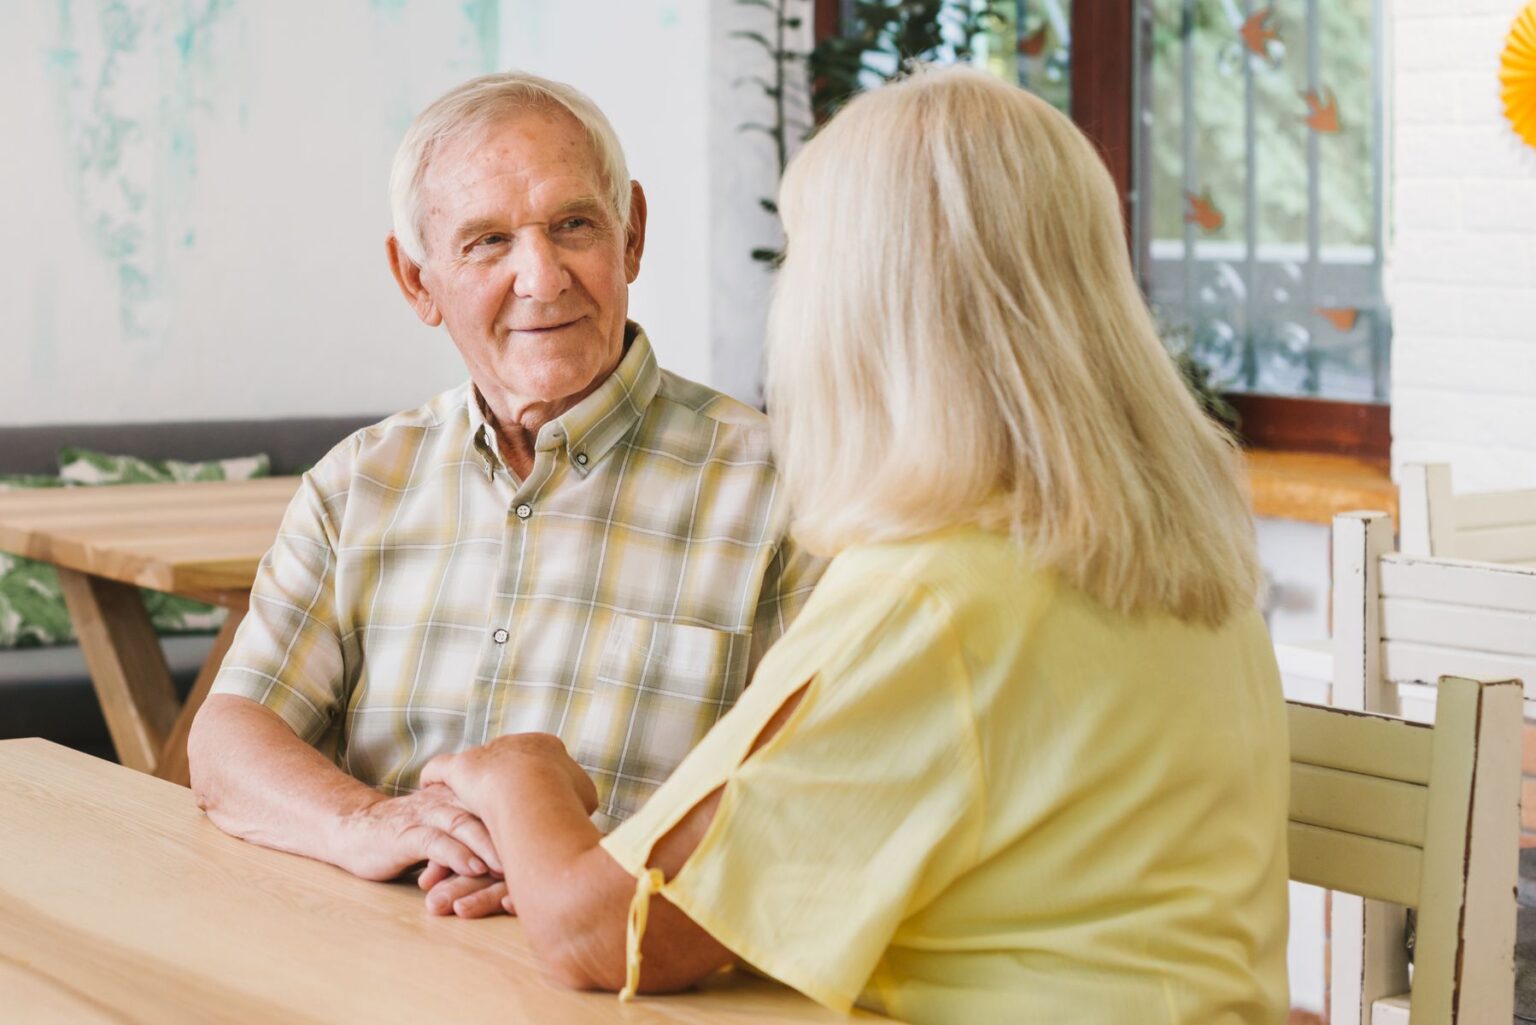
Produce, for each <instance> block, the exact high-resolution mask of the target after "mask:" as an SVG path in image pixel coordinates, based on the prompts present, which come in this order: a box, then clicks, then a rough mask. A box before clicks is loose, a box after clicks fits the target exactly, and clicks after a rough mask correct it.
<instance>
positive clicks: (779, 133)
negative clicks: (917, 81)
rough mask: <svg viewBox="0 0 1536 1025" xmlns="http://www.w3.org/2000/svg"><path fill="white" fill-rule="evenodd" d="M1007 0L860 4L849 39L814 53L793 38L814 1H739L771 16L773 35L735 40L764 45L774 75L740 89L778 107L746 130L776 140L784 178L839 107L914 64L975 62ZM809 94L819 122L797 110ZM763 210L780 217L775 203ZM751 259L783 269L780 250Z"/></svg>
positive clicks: (742, 81)
mask: <svg viewBox="0 0 1536 1025" xmlns="http://www.w3.org/2000/svg"><path fill="white" fill-rule="evenodd" d="M1000 2H1001V0H987V2H986V3H984V4H981V5H977V4H975V3H973V2H972V0H859V2H857V3H855V4H854V6H853V23H852V24H851V25H849V26H847V27H846V28H847V30H846V31H845V32H844V33H843V34H842V35H835V36H830V37H828V38H826V39H823V40H822V41H821V42H820V43H817V44H816V46H815V47H814V48H812V49H811V50H809V51H805V50H797V49H795V48H794V47H792V46H791V45H790V42H789V40H790V37H791V35H792V34H796V33H798V31H799V30H800V29H801V28H802V27H803V26H804V25H805V23H806V17H807V15H808V14H809V13H810V9H811V0H736V3H737V4H738V5H739V6H742V7H759V8H762V9H763V10H765V11H767V12H768V14H769V15H770V16H771V18H772V22H771V27H769V29H768V31H767V32H758V31H753V30H741V31H737V32H732V33H731V35H732V36H733V37H735V38H738V39H744V40H747V41H748V42H751V43H753V44H755V45H756V46H758V47H760V48H761V49H762V50H763V52H764V53H765V54H766V55H767V56H768V59H769V62H770V65H771V69H772V70H771V72H770V74H769V75H743V76H742V77H740V78H738V79H737V80H736V83H735V84H736V85H746V84H751V85H756V86H757V87H758V88H759V89H760V90H761V91H762V93H763V95H765V96H766V97H768V99H769V100H770V101H771V102H772V104H773V119H772V120H771V121H752V122H748V123H746V124H743V125H741V126H740V130H741V131H744V132H761V133H763V134H764V135H766V136H768V138H769V139H771V140H772V141H773V144H774V152H775V156H776V157H777V160H778V171H779V176H780V177H782V176H783V174H784V169H785V168H786V167H787V166H788V164H789V149H790V142H791V138H792V135H798V136H799V138H800V139H805V138H807V137H809V136H810V134H811V133H812V132H813V131H814V129H815V125H817V124H820V123H822V122H823V121H825V120H826V119H827V118H829V117H831V116H832V115H833V114H835V113H836V112H837V109H838V108H839V107H841V106H842V105H843V104H844V103H846V102H848V100H849V99H850V98H851V97H853V96H854V95H855V94H856V93H859V92H861V91H863V90H864V89H866V88H873V87H875V86H878V85H883V84H884V83H886V82H889V81H890V80H891V79H893V78H896V77H898V76H899V75H901V74H903V73H904V72H905V71H906V69H907V68H908V67H910V66H911V65H912V64H913V63H919V62H936V63H953V62H955V61H964V60H968V59H970V56H971V53H972V46H973V43H974V42H975V39H976V36H977V35H978V34H979V33H981V32H983V31H985V30H986V29H987V28H988V27H989V26H990V25H991V24H992V23H993V20H994V19H997V18H999V17H1000V16H999V15H998V14H996V13H995V10H994V9H995V8H996V7H998V6H999V4H1000ZM795 88H798V89H803V90H804V95H806V96H808V97H809V99H810V107H811V114H812V118H813V122H812V123H805V122H801V121H798V120H797V119H795V118H794V117H793V116H792V114H791V112H790V104H789V96H790V91H791V89H795ZM758 205H759V206H761V207H762V208H763V209H764V210H765V211H767V212H768V213H769V214H771V215H773V216H775V217H777V216H778V212H779V208H778V205H777V204H776V203H775V202H774V201H773V199H772V198H770V197H767V196H762V197H759V198H758ZM752 258H753V259H754V260H757V261H759V262H761V263H766V264H768V265H770V266H777V265H778V263H779V261H780V260H781V259H782V258H783V253H782V252H781V251H780V250H779V249H775V248H769V247H758V248H755V249H753V250H752Z"/></svg>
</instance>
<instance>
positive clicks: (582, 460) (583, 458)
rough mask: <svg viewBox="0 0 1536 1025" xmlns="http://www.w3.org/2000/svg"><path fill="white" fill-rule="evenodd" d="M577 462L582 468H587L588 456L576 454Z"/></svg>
mask: <svg viewBox="0 0 1536 1025" xmlns="http://www.w3.org/2000/svg"><path fill="white" fill-rule="evenodd" d="M576 461H577V462H578V463H580V464H581V465H582V466H586V465H587V454H586V453H585V452H577V453H576Z"/></svg>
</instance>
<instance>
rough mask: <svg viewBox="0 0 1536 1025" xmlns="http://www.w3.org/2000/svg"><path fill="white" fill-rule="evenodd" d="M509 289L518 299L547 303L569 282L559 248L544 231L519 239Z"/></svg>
mask: <svg viewBox="0 0 1536 1025" xmlns="http://www.w3.org/2000/svg"><path fill="white" fill-rule="evenodd" d="M518 241H519V242H520V243H522V244H521V245H519V246H518V252H517V256H516V259H515V265H514V275H515V276H514V279H513V283H512V290H513V291H514V292H516V293H517V296H518V298H521V299H532V300H533V301H534V302H541V303H548V302H554V301H555V300H556V299H558V298H560V293H562V292H564V291H565V290H566V289H567V288H569V287H570V285H571V276H570V274H569V273H567V272H566V269H565V265H564V263H563V262H562V261H561V259H560V250H559V248H558V247H557V246H556V245H555V244H554V243H553V242H552V241H551V240H550V238H549V236H548V235H545V234H544V233H543V232H533V233H530V235H529V237H527V238H526V239H519V240H518Z"/></svg>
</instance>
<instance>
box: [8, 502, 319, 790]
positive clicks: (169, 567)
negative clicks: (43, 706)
mask: <svg viewBox="0 0 1536 1025" xmlns="http://www.w3.org/2000/svg"><path fill="white" fill-rule="evenodd" d="M298 486H299V479H298V478H297V477H270V478H267V479H264V480H252V481H211V482H207V483H196V484H128V485H121V486H113V487H90V488H35V489H30V490H18V491H10V492H5V493H3V494H0V551H7V552H13V553H15V554H16V555H23V556H26V557H27V558H30V559H38V560H40V561H43V562H49V563H52V564H53V565H54V566H56V567H57V568H58V571H59V584H60V589H61V590H62V591H63V593H64V600H65V603H66V604H68V606H69V614H70V618H71V619H72V620H73V622H74V625H75V632H76V634H77V635H78V637H79V640H80V648H81V651H82V652H84V654H85V661H86V665H87V666H88V667H89V669H90V671H91V682H92V683H93V684H94V685H95V688H96V696H97V699H98V700H99V701H100V702H101V710H102V716H103V717H104V718H105V719H106V721H107V729H108V731H109V732H110V733H111V734H112V743H113V745H114V746H115V747H116V749H117V755H118V758H119V759H120V760H121V761H122V763H123V764H124V765H127V766H130V767H131V768H135V769H139V770H140V771H143V772H150V773H154V774H156V775H159V776H161V777H163V778H165V779H170V780H174V781H176V782H179V783H185V782H186V781H187V754H186V750H187V732H188V731H189V730H190V729H191V727H192V718H193V716H194V715H196V713H197V709H198V707H199V706H200V705H201V704H202V702H203V698H204V697H206V696H207V694H208V689H209V687H211V686H212V685H213V677H214V675H215V674H216V673H217V672H218V668H219V664H220V663H221V662H223V660H224V654H225V652H226V651H228V650H229V644H230V641H232V640H233V639H234V635H235V630H236V629H237V628H238V627H239V625H240V620H241V619H242V618H243V617H244V615H245V609H246V604H247V602H248V600H249V596H250V589H251V583H252V581H254V580H255V578H256V567H257V566H258V564H259V563H260V562H261V557H262V556H263V555H265V554H266V551H267V549H268V548H270V547H272V541H273V539H275V538H276V537H277V528H278V525H279V524H280V523H281V522H282V518H283V511H284V510H285V509H286V508H287V507H288V502H289V500H290V499H291V498H292V497H293V494H294V492H295V491H296V490H298ZM139 587H148V588H152V589H154V590H156V591H168V592H170V593H172V594H179V595H183V596H185V597H189V598H198V599H201V600H203V601H208V602H212V603H213V604H215V605H221V606H223V607H224V608H226V609H228V610H229V614H228V616H227V618H226V619H225V621H224V626H223V628H222V629H221V630H220V631H219V635H218V637H216V638H215V639H214V644H213V650H212V651H211V652H210V653H209V656H208V660H207V662H206V663H205V664H204V666H203V670H202V672H201V673H200V674H198V678H197V680H196V682H195V683H194V684H193V686H192V691H191V693H190V694H189V695H188V697H187V700H186V702H185V703H183V702H182V701H180V700H178V698H177V696H176V692H175V687H174V686H173V684H172V680H171V673H170V670H169V669H168V668H167V667H166V664H165V654H164V652H163V651H161V649H160V641H159V638H158V637H157V636H156V635H155V631H154V628H153V626H151V624H150V621H149V614H148V613H147V612H146V611H145V608H144V602H143V600H142V599H141V598H140V596H139V592H138V588H139Z"/></svg>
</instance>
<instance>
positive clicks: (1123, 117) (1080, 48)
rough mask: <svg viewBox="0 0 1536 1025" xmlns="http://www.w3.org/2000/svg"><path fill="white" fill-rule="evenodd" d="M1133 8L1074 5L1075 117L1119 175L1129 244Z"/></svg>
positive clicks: (1112, 2)
mask: <svg viewBox="0 0 1536 1025" xmlns="http://www.w3.org/2000/svg"><path fill="white" fill-rule="evenodd" d="M1135 7H1136V5H1135V4H1133V3H1129V2H1128V0H1076V2H1075V3H1073V5H1072V120H1073V121H1076V122H1077V124H1078V126H1079V127H1080V128H1082V130H1083V132H1084V133H1085V134H1087V136H1088V137H1089V138H1090V139H1092V140H1093V141H1094V143H1096V144H1097V145H1098V147H1099V152H1100V154H1101V155H1102V156H1103V157H1104V164H1105V166H1106V167H1108V168H1109V174H1110V177H1112V178H1113V179H1114V180H1115V188H1116V189H1117V190H1119V192H1120V209H1121V212H1122V214H1123V215H1124V218H1125V225H1126V239H1127V243H1128V244H1129V240H1130V237H1131V231H1130V225H1131V183H1132V181H1133V180H1134V177H1133V176H1134V174H1135V167H1134V166H1133V163H1132V151H1133V149H1134V139H1135V135H1134V124H1135V120H1134V119H1135V111H1134V110H1133V109H1132V104H1133V102H1134V97H1135V92H1134V88H1133V83H1134V80H1135V63H1136V62H1135V60H1134V48H1135V24H1136V15H1135V10H1134V8H1135Z"/></svg>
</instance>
